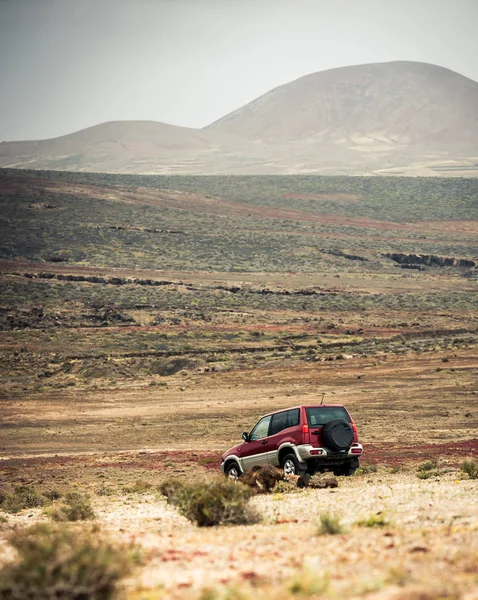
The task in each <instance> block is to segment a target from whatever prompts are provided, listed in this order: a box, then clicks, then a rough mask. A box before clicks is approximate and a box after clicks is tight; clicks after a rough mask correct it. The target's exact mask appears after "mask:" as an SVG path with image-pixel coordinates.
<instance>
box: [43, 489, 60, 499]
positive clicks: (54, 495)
mask: <svg viewBox="0 0 478 600" xmlns="http://www.w3.org/2000/svg"><path fill="white" fill-rule="evenodd" d="M43 495H44V496H45V498H47V500H52V501H53V500H59V499H60V498H61V492H59V491H58V490H48V491H46V492H43Z"/></svg>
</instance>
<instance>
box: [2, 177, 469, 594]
mask: <svg viewBox="0 0 478 600" xmlns="http://www.w3.org/2000/svg"><path fill="white" fill-rule="evenodd" d="M0 174H1V177H0V200H1V202H2V239H3V242H2V247H1V255H0V284H1V286H0V327H1V337H0V356H1V360H0V377H1V380H2V386H1V390H0V505H1V504H2V502H3V508H2V507H0V563H1V568H2V569H3V570H4V571H0V572H7V570H8V566H9V565H11V564H12V563H14V562H15V561H16V560H18V555H17V554H16V551H15V549H14V547H15V543H14V540H15V539H16V538H18V537H19V536H21V535H22V532H25V531H27V530H28V529H29V528H30V527H31V526H32V525H35V524H38V523H47V524H51V525H54V524H55V523H56V521H55V518H54V517H53V515H54V511H55V510H57V509H58V507H61V506H63V504H64V502H65V498H67V497H68V494H71V493H72V492H73V493H78V494H80V495H82V497H84V498H87V499H88V502H90V503H91V508H92V514H91V515H90V518H88V519H86V520H78V521H76V522H61V523H59V524H58V523H57V525H56V526H61V527H64V528H69V529H71V530H72V531H74V532H78V534H80V533H81V532H85V531H86V532H88V531H90V532H92V533H91V534H92V535H93V536H96V537H99V538H104V539H108V540H111V541H112V543H113V544H115V545H117V546H118V547H119V548H129V547H131V546H134V547H135V548H137V549H139V551H140V554H141V560H139V561H138V564H136V566H135V567H134V569H133V570H132V571H131V573H130V574H126V572H125V576H124V577H122V578H120V582H119V585H120V591H122V592H123V593H124V594H125V595H126V596H127V598H131V599H137V600H146V599H151V600H152V599H155V598H174V599H176V598H177V599H178V600H187V599H193V600H196V599H201V600H206V599H214V598H217V599H218V600H219V599H222V598H224V599H229V600H232V599H236V598H237V599H242V598H244V599H245V600H248V599H249V598H251V599H252V598H255V597H257V596H258V595H262V596H263V597H264V598H272V597H274V598H279V599H280V598H284V599H285V598H293V597H306V598H308V597H310V598H364V597H366V598H373V599H375V598H377V599H382V598H383V599H388V598H397V599H398V598H400V599H402V598H406V599H410V600H421V599H426V600H428V599H434V598H453V599H455V598H456V599H463V600H472V599H474V598H478V559H477V556H478V503H477V501H476V498H477V497H478V493H477V492H478V479H476V478H475V475H476V474H477V472H476V471H475V470H473V467H472V468H468V470H467V469H466V468H464V464H468V465H472V466H473V465H475V466H476V461H477V451H478V433H477V430H478V378H477V374H478V312H477V308H478V306H477V291H478V290H477V286H478V284H477V265H478V254H477V250H476V248H477V243H478V237H477V225H476V224H477V222H478V220H477V219H478V215H477V214H476V206H478V205H477V204H476V202H477V198H478V189H477V187H476V186H477V184H476V183H474V182H473V180H463V181H460V180H453V183H452V182H451V180H440V181H433V182H428V180H425V179H423V180H417V181H415V180H412V179H410V180H407V179H406V178H405V179H403V180H401V183H400V184H397V183H396V182H395V181H394V180H393V178H388V179H386V178H385V179H383V180H381V181H380V182H376V181H375V180H374V181H372V182H368V181H366V180H362V179H361V178H355V179H354V178H345V177H344V178H337V179H336V180H333V178H330V179H328V178H316V179H308V178H305V179H301V178H300V177H295V178H290V179H288V178H281V179H280V180H279V179H278V180H272V179H270V178H265V179H263V180H261V179H258V180H255V179H253V180H249V179H247V178H241V179H238V180H237V181H236V180H234V179H230V178H227V180H224V181H223V180H221V178H216V179H214V178H212V179H211V178H204V179H201V178H177V179H175V178H166V179H165V180H164V181H163V180H161V179H158V178H155V179H154V181H153V180H150V179H148V178H139V179H138V178H137V177H136V178H133V179H131V180H126V179H120V180H116V179H114V180H109V179H108V177H107V176H100V175H95V176H93V175H89V174H84V175H81V174H75V175H74V176H73V175H71V174H70V175H68V174H67V175H65V174H51V173H50V174H47V173H44V174H41V175H40V176H39V175H38V174H32V173H30V174H29V173H19V172H12V171H4V172H0ZM450 186H451V187H450ZM220 191H222V193H220ZM400 202H401V207H400V206H398V204H397V203H400ZM322 396H323V397H324V402H329V403H340V404H344V405H346V406H347V408H348V409H349V411H350V413H351V414H352V416H353V418H354V421H355V423H356V425H357V428H358V432H359V439H360V441H361V443H362V444H363V445H364V454H363V457H362V459H361V468H360V469H359V470H358V471H357V472H356V474H355V475H353V476H352V477H337V483H338V487H336V488H325V489H315V488H314V489H312V488H309V489H298V488H296V487H295V486H294V485H293V484H290V483H288V484H287V483H284V484H283V485H278V487H277V488H276V489H274V490H273V491H272V492H271V493H269V494H257V495H254V496H253V497H252V498H251V499H250V500H249V504H250V506H252V507H253V508H254V509H255V511H256V512H257V514H258V515H259V521H258V522H257V523H254V524H248V525H227V526H226V525H219V526H214V527H198V526H197V525H196V524H194V522H192V521H190V520H188V519H187V518H186V517H185V516H184V515H183V514H181V512H180V511H179V510H178V509H177V508H176V507H175V506H174V505H173V504H170V503H168V502H167V500H166V497H165V495H164V493H162V490H163V491H164V488H163V486H164V484H166V483H168V482H170V481H181V482H188V483H189V482H194V481H196V480H200V481H207V482H212V481H215V478H218V477H222V475H221V474H220V462H221V454H222V453H223V452H224V451H225V450H226V449H228V448H229V447H230V446H232V445H234V444H236V443H238V442H239V441H240V439H241V433H242V431H244V430H250V428H251V427H252V426H253V425H254V424H255V422H256V421H257V420H258V418H259V417H260V416H262V415H264V414H267V413H268V412H271V411H274V410H278V409H280V408H285V407H289V406H296V405H300V404H308V403H316V402H320V401H321V398H322ZM477 469H478V468H477ZM325 476H327V474H325ZM281 483H283V482H281ZM236 485H238V486H242V484H241V483H237V484H236ZM20 488H21V489H23V490H25V489H28V490H30V491H32V490H34V491H35V494H37V495H36V496H35V498H40V500H41V502H40V501H38V502H37V506H17V505H15V504H11V503H10V504H9V503H8V502H10V501H11V500H12V498H13V499H15V494H19V492H18V490H19V489H20ZM16 490H17V491H16ZM32 493H33V492H32ZM2 498H3V500H2ZM8 498H10V500H8ZM32 504H35V502H33V503H32ZM327 518H330V519H332V520H334V519H335V523H336V527H335V528H334V527H332V528H331V529H335V530H334V531H325V532H324V531H321V529H320V527H321V525H320V524H321V523H322V522H323V521H324V519H325V520H327ZM2 581H3V580H2V576H0V584H1V583H2ZM1 589H2V588H1V585H0V598H3V597H5V598H7V597H11V596H8V595H7V593H6V592H1ZM2 593H4V596H2V595H1V594H2Z"/></svg>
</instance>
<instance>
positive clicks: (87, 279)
mask: <svg viewBox="0 0 478 600" xmlns="http://www.w3.org/2000/svg"><path fill="white" fill-rule="evenodd" d="M13 275H16V276H17V277H25V278H27V279H49V280H51V279H54V280H57V281H76V282H81V283H95V284H103V285H143V286H153V287H160V286H166V285H171V286H172V285H174V286H178V287H185V288H186V289H187V290H188V291H191V292H200V291H204V290H221V291H224V292H229V293H231V294H237V293H238V292H246V293H248V294H260V295H262V296H266V295H274V296H337V295H339V294H341V295H350V294H352V293H353V292H346V291H344V292H340V293H339V292H334V291H326V292H323V291H315V290H292V291H291V290H271V289H268V288H262V289H258V290H257V289H250V288H249V289H248V288H242V287H239V286H231V287H229V286H225V285H217V286H199V287H198V286H194V285H191V284H188V283H184V282H183V281H167V280H154V279H127V278H123V277H100V276H96V275H62V274H61V273H59V274H55V273H19V272H15V273H13ZM362 295H366V293H363V292H362Z"/></svg>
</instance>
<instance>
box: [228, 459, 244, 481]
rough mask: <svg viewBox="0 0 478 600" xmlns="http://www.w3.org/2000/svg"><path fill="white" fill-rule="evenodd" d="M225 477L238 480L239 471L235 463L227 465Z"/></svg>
mask: <svg viewBox="0 0 478 600" xmlns="http://www.w3.org/2000/svg"><path fill="white" fill-rule="evenodd" d="M225 474H226V477H229V479H239V477H240V475H241V470H240V469H239V467H238V465H237V463H235V462H233V463H229V464H228V465H227V467H226V470H225Z"/></svg>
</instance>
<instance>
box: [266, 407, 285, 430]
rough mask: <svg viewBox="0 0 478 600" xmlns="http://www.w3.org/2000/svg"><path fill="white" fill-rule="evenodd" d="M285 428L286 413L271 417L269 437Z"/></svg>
mask: <svg viewBox="0 0 478 600" xmlns="http://www.w3.org/2000/svg"><path fill="white" fill-rule="evenodd" d="M286 427H287V411H285V412H280V413H276V414H275V415H272V424H271V432H270V435H275V434H276V433H279V431H282V430H283V429H285V428H286Z"/></svg>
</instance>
